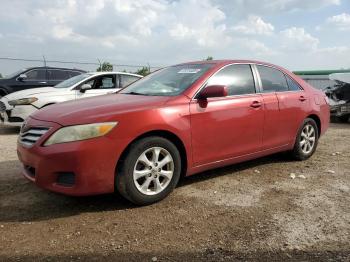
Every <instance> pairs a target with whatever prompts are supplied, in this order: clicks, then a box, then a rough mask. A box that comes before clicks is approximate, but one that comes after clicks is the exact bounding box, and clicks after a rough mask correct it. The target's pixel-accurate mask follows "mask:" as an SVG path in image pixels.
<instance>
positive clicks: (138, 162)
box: [116, 136, 181, 205]
mask: <svg viewBox="0 0 350 262" xmlns="http://www.w3.org/2000/svg"><path fill="white" fill-rule="evenodd" d="M180 173H181V157H180V153H179V151H178V149H177V148H176V146H175V145H174V144H173V143H172V142H170V141H169V140H167V139H165V138H163V137H157V136H152V137H146V138H143V139H140V140H137V141H136V142H134V143H133V144H132V145H131V146H130V148H129V150H128V152H127V153H126V156H125V158H124V159H122V160H121V161H120V162H119V167H118V169H117V174H116V189H117V190H118V192H119V193H120V194H121V195H122V196H124V197H125V198H126V199H128V200H130V201H131V202H133V203H134V204H137V205H149V204H153V203H155V202H158V201H160V200H162V199H164V198H165V197H166V196H167V195H169V194H170V193H171V191H172V190H173V189H174V188H175V186H176V185H177V183H178V181H179V178H180Z"/></svg>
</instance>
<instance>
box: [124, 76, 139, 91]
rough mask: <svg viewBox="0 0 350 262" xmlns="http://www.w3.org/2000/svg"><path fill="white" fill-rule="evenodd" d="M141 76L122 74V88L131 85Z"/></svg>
mask: <svg viewBox="0 0 350 262" xmlns="http://www.w3.org/2000/svg"><path fill="white" fill-rule="evenodd" d="M139 79H140V78H139V77H137V76H131V75H120V82H121V88H123V87H126V86H128V85H130V84H131V83H134V82H135V81H137V80H139Z"/></svg>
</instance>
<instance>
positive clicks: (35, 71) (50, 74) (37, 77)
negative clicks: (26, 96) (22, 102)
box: [0, 67, 86, 98]
mask: <svg viewBox="0 0 350 262" xmlns="http://www.w3.org/2000/svg"><path fill="white" fill-rule="evenodd" d="M82 73H86V71H84V70H80V69H69V68H58V67H31V68H26V69H22V70H19V71H17V72H15V73H13V74H11V75H9V76H6V77H5V78H1V79H0V98H1V97H3V96H5V95H8V94H11V93H13V92H17V91H21V90H24V89H30V88H37V87H44V86H54V85H57V84H58V83H60V82H62V81H63V80H66V79H68V78H71V77H73V76H76V75H80V74H82Z"/></svg>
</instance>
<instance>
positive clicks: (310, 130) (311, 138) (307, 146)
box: [299, 124, 316, 154]
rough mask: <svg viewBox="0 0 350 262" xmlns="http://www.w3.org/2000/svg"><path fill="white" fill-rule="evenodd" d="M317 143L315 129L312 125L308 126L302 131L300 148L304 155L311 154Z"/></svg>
mask: <svg viewBox="0 0 350 262" xmlns="http://www.w3.org/2000/svg"><path fill="white" fill-rule="evenodd" d="M315 142H316V132H315V128H314V127H313V126H312V125H311V124H306V125H305V126H304V128H303V130H302V131H301V136H300V142H299V144H300V148H301V151H302V152H303V153H304V154H310V153H311V152H312V150H313V149H314V146H315Z"/></svg>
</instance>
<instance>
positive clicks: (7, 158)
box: [0, 124, 350, 261]
mask: <svg viewBox="0 0 350 262" xmlns="http://www.w3.org/2000/svg"><path fill="white" fill-rule="evenodd" d="M17 132H18V130H17V129H12V128H1V129H0V145H1V148H0V149H1V151H0V261H2V260H12V261H23V260H35V261H56V260H68V261H79V260H81V261H86V260H89V261H203V260H205V261H235V260H250V261H251V260H253V261H254V260H259V261H280V260H285V261H350V205H349V202H350V201H349V200H350V124H332V125H331V128H330V129H329V131H328V132H327V134H326V135H325V136H324V137H322V139H321V140H320V144H319V148H318V150H317V152H316V154H315V155H314V156H313V157H312V158H311V159H309V160H307V161H304V162H294V161H291V160H290V159H289V158H288V155H286V154H278V155H274V156H270V157H265V158H262V159H258V160H254V161H250V162H246V163H242V164H239V165H234V166H229V167H226V168H221V169H216V170H212V171H209V172H205V173H202V174H199V175H195V176H192V177H189V178H185V179H183V180H182V181H181V183H180V185H179V186H178V188H176V189H175V191H174V192H173V193H172V194H171V195H170V196H169V197H168V198H167V199H165V200H163V201H162V202H160V203H158V204H155V205H152V206H147V207H135V206H133V205H131V204H130V203H128V202H127V201H125V200H123V199H122V198H121V197H119V196H117V195H103V196H95V197H84V198H72V197H66V196H62V195H57V194H54V193H50V192H46V191H44V190H41V189H39V188H36V187H35V185H33V184H32V183H30V182H27V181H26V180H25V179H24V178H22V177H21V176H20V175H19V168H20V164H19V162H18V161H17V156H16V152H15V147H16V138H17ZM291 173H293V174H294V175H295V178H294V179H292V178H291ZM293 174H292V176H293Z"/></svg>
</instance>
